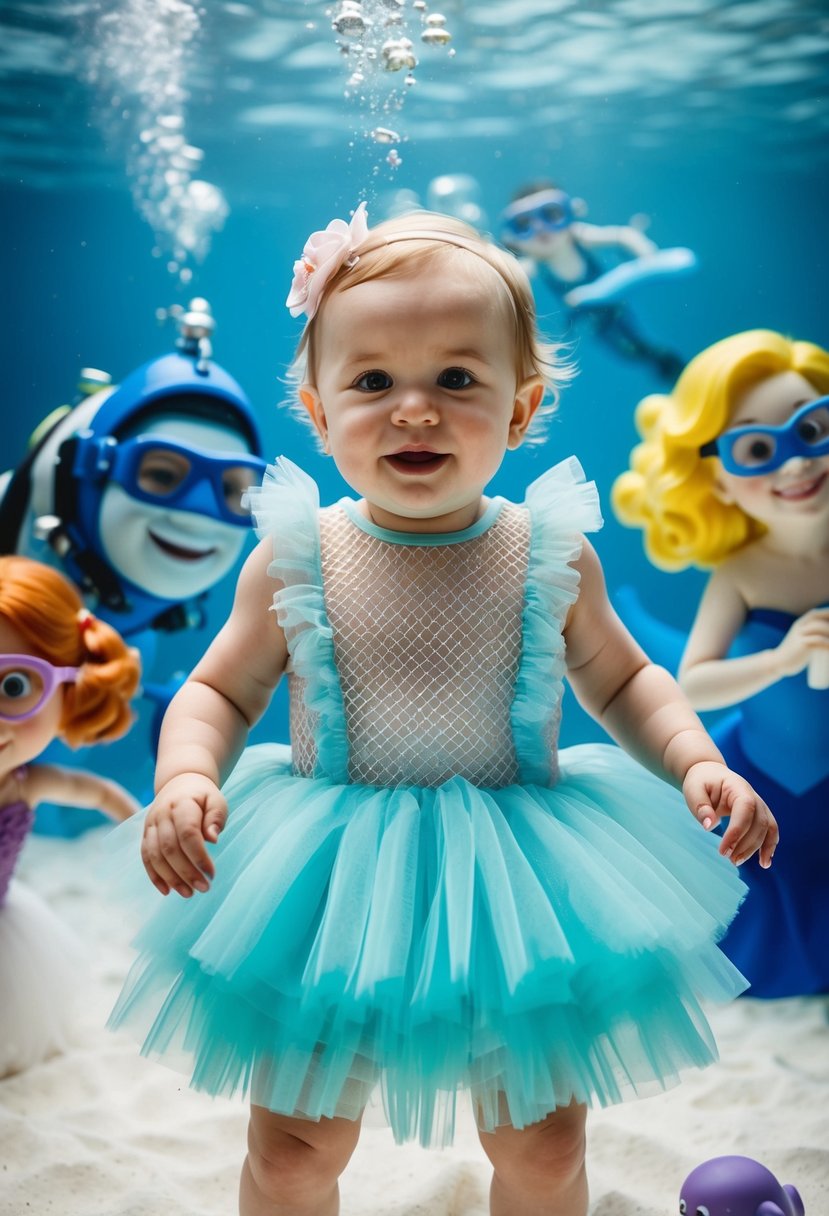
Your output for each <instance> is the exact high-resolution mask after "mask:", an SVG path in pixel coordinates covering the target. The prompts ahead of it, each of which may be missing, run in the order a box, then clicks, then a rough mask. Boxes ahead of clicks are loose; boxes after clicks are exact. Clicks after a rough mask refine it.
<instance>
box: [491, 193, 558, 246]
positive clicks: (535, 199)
mask: <svg viewBox="0 0 829 1216" xmlns="http://www.w3.org/2000/svg"><path fill="white" fill-rule="evenodd" d="M574 219H575V214H574V211H573V200H572V199H571V198H570V195H569V194H566V193H565V192H564V190H539V191H538V193H537V194H529V195H527V197H526V198H520V199H517V200H516V202H514V203H511V204H510V206H509V207H507V209H506V211H505V212H504V213H503V215H502V217H501V232H502V236H503V237H504V239H505V240H513V241H527V240H530V239H531V238H532V237H533V236H534V235H535V233H537V232H561V231H562V230H563V229H564V228H569V227H570V225H571V224H572V222H573V220H574Z"/></svg>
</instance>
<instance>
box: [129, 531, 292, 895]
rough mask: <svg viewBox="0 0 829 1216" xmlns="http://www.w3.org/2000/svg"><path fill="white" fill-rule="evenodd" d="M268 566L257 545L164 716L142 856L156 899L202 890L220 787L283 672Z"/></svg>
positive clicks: (267, 550)
mask: <svg viewBox="0 0 829 1216" xmlns="http://www.w3.org/2000/svg"><path fill="white" fill-rule="evenodd" d="M271 559H272V543H271V541H270V540H269V539H265V540H263V541H262V542H261V543H260V544H259V545H258V546H257V548H256V549H254V551H253V553H252V554H251V555H250V557H249V558H248V559H247V561H246V562H245V565H244V567H243V568H242V572H241V574H240V575H239V582H238V584H237V587H236V596H235V598H234V601H233V608H232V610H231V613H230V616H229V617H228V620H227V622H226V623H225V625H224V626H223V627H222V629H221V630H220V632H219V633H218V634H217V636H216V638H215V639H214V641H213V642H212V643H211V645H210V646H209V648H208V650H207V652H206V653H205V655H204V657H203V658H202V659H201V660H200V662H199V663H198V664H197V666H196V667H195V668H194V670H193V672H192V674H191V675H190V676H189V677H188V679H187V680H186V681H185V682H184V684H183V685H182V686H181V688H180V689H179V691H178V692H177V693H176V695H175V696H174V697H173V699H172V701H171V702H170V705H169V708H168V709H167V712H166V714H165V715H164V722H163V724H162V727H161V737H160V739H159V748H158V761H157V764H156V778H155V789H156V796H155V799H154V800H153V803H152V806H151V807H150V809H149V810H148V812H147V818H146V821H145V825H144V839H143V842H142V847H141V856H142V859H143V861H144V866H145V869H146V870H147V873H148V875H149V877H150V880H151V881H152V883H153V884H154V885H155V886H156V887H157V888H158V890H159V891H161V893H162V894H163V895H167V894H169V892H170V890H173V889H174V890H176V891H178V893H179V894H180V895H183V896H185V897H189V896H190V895H192V893H193V891H194V890H198V891H206V890H207V887H208V885H209V884H208V880H209V879H210V878H211V877H212V876H213V862H212V860H211V858H210V855H209V854H208V852H207V849H206V848H205V841H211V842H212V841H215V840H217V839H218V836H219V833H220V832H221V830H222V828H223V827H224V823H225V819H226V816H227V806H226V804H225V800H224V797H223V796H222V794H221V791H220V786H221V785H222V782H223V781H224V779H225V778H226V777H227V775H228V774H229V773H230V771H231V770H232V768H233V766H234V764H235V763H236V761H237V760H238V758H239V755H240V753H241V751H242V748H243V747H244V744H245V741H246V739H247V734H248V731H249V730H250V728H251V727H252V726H253V725H254V723H256V722H257V721H258V719H259V718H260V717H261V716H262V714H263V713H264V711H265V709H266V708H267V706H268V703H269V701H270V699H271V695H272V693H273V690H274V688H275V687H276V685H277V683H278V682H279V678H280V676H281V674H282V672H283V671H284V668H285V663H286V661H287V646H286V644H285V637H284V634H283V633H282V630H281V629H280V628H279V625H278V624H277V621H276V617H275V614H274V613H273V612H272V611H271V605H272V603H273V593H274V591H275V590H276V587H277V584H276V583H275V582H274V580H273V579H271V578H270V577H269V576H268V574H267V568H268V565H269V563H270V561H271Z"/></svg>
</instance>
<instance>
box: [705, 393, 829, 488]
mask: <svg viewBox="0 0 829 1216" xmlns="http://www.w3.org/2000/svg"><path fill="white" fill-rule="evenodd" d="M699 454H700V456H719V458H720V460H721V461H722V465H723V468H724V469H725V470H726V471H727V472H729V473H733V474H735V476H737V477H759V476H760V475H761V474H763V473H773V472H774V470H775V469H779V468H780V466H781V465H784V464H785V463H786V461H787V460H791V459H792V457H793V456H800V457H802V458H803V459H805V460H810V459H812V458H813V457H817V456H826V455H829V397H818V399H817V400H816V401H809V402H808V403H807V404H806V405H802V406H801V407H800V409H799V410H797V411H796V412H795V413H794V414H792V416H791V418H790V419H789V421H788V422H784V423H783V425H782V426H757V425H756V424H755V423H752V424H751V425H749V426H735V427H734V428H733V429H732V430H730V431H724V432H723V433H722V435H720V436H719V437H718V438H717V439H712V440H711V441H710V443H704V444H703V445H702V447H701V448H700V450H699Z"/></svg>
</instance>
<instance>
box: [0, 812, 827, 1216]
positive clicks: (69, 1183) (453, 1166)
mask: <svg viewBox="0 0 829 1216" xmlns="http://www.w3.org/2000/svg"><path fill="white" fill-rule="evenodd" d="M102 834H105V830H104V833H102V832H100V831H95V832H91V833H88V834H87V835H86V836H84V837H81V838H80V839H78V840H72V841H64V840H55V839H52V838H46V837H33V838H32V839H31V840H30V841H29V842H28V844H27V846H26V850H25V853H24V857H23V862H22V865H21V871H20V879H21V881H22V882H25V883H26V884H27V885H29V886H30V887H32V888H34V889H35V890H36V891H38V892H39V893H40V895H41V896H42V897H43V898H44V899H45V900H46V901H47V902H48V903H49V905H50V906H51V908H52V909H53V910H54V911H55V912H57V914H58V915H59V916H60V917H61V918H62V919H63V920H64V921H65V923H66V924H67V925H68V926H69V927H70V928H72V929H73V930H74V931H75V933H76V934H78V935H79V936H80V937H81V938H82V939H83V940H84V942H85V943H86V944H87V948H88V953H89V956H90V979H89V981H88V984H87V985H86V987H85V989H84V992H83V994H82V997H81V1000H80V1003H79V1006H78V1009H77V1015H76V1018H75V1020H74V1022H73V1026H72V1030H71V1037H70V1042H69V1043H68V1046H67V1049H66V1051H65V1052H63V1053H62V1054H60V1055H56V1056H53V1057H52V1058H50V1059H47V1060H46V1061H44V1062H43V1063H40V1064H38V1065H36V1066H34V1067H32V1068H29V1069H28V1070H26V1071H25V1072H21V1073H18V1074H16V1075H14V1076H11V1077H7V1078H6V1079H5V1080H3V1081H0V1216H52V1214H54V1216H162V1214H163V1216H235V1214H236V1212H237V1206H236V1189H237V1180H238V1176H239V1169H240V1166H241V1162H242V1158H243V1156H244V1152H245V1132H246V1124H247V1109H246V1106H245V1104H244V1103H243V1102H242V1101H241V1100H240V1101H238V1102H237V1101H225V1100H214V1099H211V1098H208V1097H205V1096H204V1095H202V1094H197V1093H194V1092H192V1091H191V1090H189V1089H188V1088H187V1086H186V1082H185V1081H184V1080H183V1079H182V1078H181V1077H180V1076H179V1075H178V1074H177V1073H174V1072H172V1071H170V1070H168V1069H167V1068H165V1067H162V1066H161V1065H158V1064H154V1063H152V1062H149V1061H147V1060H144V1059H142V1058H141V1057H140V1056H139V1055H138V1052H137V1048H136V1046H135V1044H134V1043H133V1042H132V1041H131V1040H129V1039H128V1038H127V1037H126V1036H122V1035H120V1034H119V1035H116V1034H112V1033H110V1032H109V1031H107V1030H106V1029H105V1028H104V1022H105V1020H106V1017H107V1015H108V1013H109V1010H110V1008H111V1007H112V1004H113V1003H114V1000H115V998H116V996H117V993H118V991H119V988H120V984H121V981H122V980H123V977H124V975H125V974H126V970H127V967H128V965H129V961H130V957H131V954H130V949H129V945H128V936H129V935H128V931H127V929H126V927H125V925H124V923H123V920H122V918H121V917H120V915H119V913H118V911H117V910H116V909H114V908H113V906H112V903H111V902H110V900H109V899H108V898H106V897H104V896H103V895H102V893H101V892H100V890H99V888H98V885H97V881H96V873H97V870H98V857H97V854H98V851H99V848H100V841H101V837H102ZM0 999H2V994H0ZM709 1015H710V1019H711V1022H712V1025H713V1027H714V1031H715V1033H716V1036H717V1041H718V1043H719V1047H720V1055H721V1059H720V1062H719V1063H718V1064H716V1065H714V1066H713V1067H711V1068H709V1069H707V1070H705V1071H703V1072H699V1073H690V1074H688V1076H687V1078H686V1079H685V1080H684V1082H683V1083H682V1084H681V1085H679V1086H678V1087H677V1088H675V1089H673V1090H671V1091H669V1092H668V1093H665V1094H659V1095H657V1096H655V1097H652V1098H646V1099H642V1100H640V1101H636V1102H632V1103H626V1104H624V1105H622V1106H618V1107H614V1108H612V1109H608V1110H599V1111H595V1112H593V1113H592V1114H591V1116H590V1120H589V1122H588V1133H589V1155H588V1162H589V1174H590V1185H591V1195H592V1203H591V1209H590V1211H591V1216H666V1214H670V1213H675V1212H677V1211H678V1195H679V1188H680V1185H681V1183H682V1180H683V1178H684V1177H685V1176H686V1175H687V1174H688V1173H689V1172H690V1170H691V1169H693V1168H694V1166H695V1165H698V1164H699V1163H700V1162H701V1161H705V1160H706V1159H707V1158H710V1157H715V1156H720V1155H723V1154H732V1153H733V1154H742V1155H745V1156H749V1157H755V1158H756V1159H758V1160H760V1161H762V1162H763V1163H764V1164H765V1165H766V1166H768V1167H769V1168H770V1169H771V1170H772V1171H773V1172H774V1173H775V1174H776V1175H777V1177H778V1179H779V1180H780V1181H781V1182H789V1183H793V1184H794V1185H795V1186H796V1187H797V1188H798V1190H799V1191H800V1194H801V1196H802V1198H803V1201H804V1203H805V1207H806V1213H807V1216H826V1214H827V1213H829V999H827V998H823V997H820V998H797V999H791V1000H783V1001H753V1000H751V999H748V998H743V999H741V1000H739V1001H736V1002H734V1003H733V1004H732V1005H730V1006H727V1007H724V1008H716V1009H712V1010H709ZM367 1123H368V1126H366V1127H365V1129H364V1131H363V1134H362V1136H361V1139H360V1143H359V1145H358V1148H357V1151H356V1153H355V1155H354V1157H353V1159H352V1161H351V1164H350V1165H349V1167H348V1169H347V1171H346V1173H345V1175H344V1176H343V1180H342V1213H343V1216H427V1214H428V1216H485V1213H486V1212H487V1210H488V1208H487V1191H488V1186H489V1168H488V1165H487V1162H486V1159H485V1157H484V1155H483V1152H482V1150H481V1148H480V1146H479V1144H478V1140H477V1136H476V1134H475V1128H474V1124H473V1120H472V1117H471V1114H470V1113H469V1112H468V1111H467V1110H466V1109H462V1111H461V1114H460V1117H459V1120H458V1130H457V1135H456V1139H455V1144H454V1145H453V1147H452V1148H450V1149H445V1150H441V1151H434V1150H432V1151H427V1150H425V1149H422V1148H420V1147H419V1146H417V1145H411V1144H410V1145H405V1146H403V1147H398V1146H396V1145H395V1144H394V1142H393V1140H392V1137H391V1133H390V1132H389V1130H388V1129H387V1128H386V1127H383V1126H381V1125H380V1120H379V1119H378V1118H377V1117H376V1116H375V1117H372V1116H371V1114H370V1115H369V1117H368V1119H367Z"/></svg>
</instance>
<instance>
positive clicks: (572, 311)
mask: <svg viewBox="0 0 829 1216" xmlns="http://www.w3.org/2000/svg"><path fill="white" fill-rule="evenodd" d="M585 212H586V205H585V203H584V201H583V200H582V199H577V198H572V197H571V196H570V195H569V194H568V193H567V192H566V191H565V190H562V189H560V188H559V187H558V186H556V185H554V184H553V183H552V182H548V181H541V182H535V183H532V184H530V185H528V186H525V187H523V188H522V189H520V190H518V191H517V192H516V194H515V196H514V197H513V199H512V202H511V203H510V204H509V206H508V207H506V208H505V210H504V212H503V214H502V216H501V233H500V236H501V241H502V243H503V244H504V245H505V246H506V247H507V249H509V250H511V251H512V252H513V253H514V254H516V255H517V256H518V257H520V258H522V259H523V260H524V263H525V267H526V269H527V270H528V271H529V272H530V274H531V276H532V274H534V273H537V274H538V276H539V277H540V278H541V279H542V281H543V282H544V283H545V285H546V286H547V287H548V288H549V289H550V290H551V291H552V292H553V294H554V295H555V296H556V297H557V298H558V299H559V300H560V301H561V303H562V304H563V305H564V307H565V308H566V309H567V312H568V316H569V318H570V320H571V321H572V322H573V323H574V324H575V323H577V322H578V321H579V320H582V319H583V320H586V321H589V323H590V325H591V327H592V330H593V332H594V334H595V335H596V337H597V338H598V339H599V340H600V341H601V342H603V343H604V344H605V345H606V346H608V347H609V348H610V349H611V350H612V351H613V352H614V353H615V354H617V355H619V356H621V357H622V358H625V359H635V360H641V361H644V362H646V363H649V364H651V365H652V366H653V367H654V368H655V370H656V372H657V374H658V375H659V377H660V379H663V380H665V381H673V380H675V379H676V377H677V376H678V374H679V372H680V371H681V370H682V366H683V363H684V360H683V359H682V358H680V356H679V355H678V354H676V352H674V351H672V350H669V349H666V348H665V347H662V346H660V345H658V344H657V343H655V342H652V341H651V340H650V339H648V338H646V337H645V336H644V335H643V334H642V333H641V332H640V329H639V326H638V324H637V323H636V321H635V320H634V318H633V315H632V313H631V311H630V309H629V307H628V306H627V304H626V303H624V300H625V297H626V296H627V294H628V292H630V291H631V290H632V289H633V288H634V287H635V286H637V285H638V284H640V283H645V282H648V281H650V280H653V279H657V278H662V277H665V276H668V277H673V276H675V275H678V274H683V273H686V272H688V271H690V270H693V269H694V267H695V266H696V257H695V255H694V254H693V253H692V252H691V250H690V249H685V248H682V247H676V248H672V249H659V248H658V247H657V246H656V245H655V244H654V243H653V241H651V240H650V238H649V237H647V236H645V234H644V232H642V231H641V229H640V228H636V227H634V226H633V225H632V224H622V225H619V224H613V225H610V224H605V225H598V224H589V223H586V222H585V221H584V220H583V218H582V216H583V215H584V214H585ZM602 252H610V253H611V254H613V255H615V256H616V257H617V258H619V257H620V258H621V259H622V260H619V261H618V262H617V264H616V265H611V266H610V267H608V266H606V265H605V264H604V262H603V260H602V257H601V253H602Z"/></svg>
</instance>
